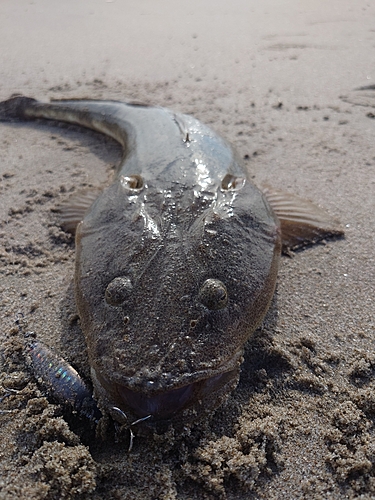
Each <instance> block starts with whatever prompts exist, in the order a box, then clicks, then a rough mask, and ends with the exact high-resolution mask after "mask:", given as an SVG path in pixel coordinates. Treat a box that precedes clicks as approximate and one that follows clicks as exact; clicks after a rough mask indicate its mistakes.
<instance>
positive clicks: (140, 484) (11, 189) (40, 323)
mask: <svg viewBox="0 0 375 500" xmlns="http://www.w3.org/2000/svg"><path fill="white" fill-rule="evenodd" d="M374 50H375V5H374V3H373V2H370V1H369V0H367V1H366V0H331V1H330V2H326V1H323V0H318V1H314V2H312V1H307V0H303V1H301V0H281V1H277V0H265V1H262V2H260V1H255V0H243V1H241V0H232V1H231V2H226V1H223V0H215V1H211V0H205V1H204V0H190V1H189V2H186V1H175V0H174V1H172V0H163V1H160V2H156V1H154V2H151V1H144V2H125V1H123V2H122V1H120V0H116V1H109V0H107V1H104V0H96V1H92V2H77V1H76V0H74V1H73V0H64V2H57V1H56V2H53V1H52V2H51V1H48V0H34V1H27V0H18V1H17V2H14V1H13V0H2V1H1V3H0V99H1V100H3V99H5V98H8V97H9V96H10V95H11V94H13V93H15V92H20V93H23V94H25V95H29V96H33V97H37V98H40V99H42V100H47V99H49V98H67V97H73V96H74V97H91V98H108V99H122V100H126V99H137V100H143V101H148V102H151V103H156V104H161V105H164V106H168V107H171V108H174V109H176V110H179V111H183V112H186V113H191V114H194V115H195V116H196V117H198V118H200V119H201V120H202V121H204V122H206V123H209V124H211V126H212V127H213V128H215V129H216V130H217V131H218V132H220V133H221V134H223V135H224V136H225V137H226V138H227V139H229V140H230V141H231V142H232V143H233V144H234V145H235V146H236V147H237V148H238V150H239V152H240V154H241V155H242V157H244V158H245V162H246V165H247V166H248V168H249V170H250V172H251V175H252V177H253V179H254V182H255V183H257V184H258V185H261V184H262V183H267V184H270V185H272V186H274V187H277V188H281V189H284V190H289V191H292V192H294V193H296V194H299V195H301V196H305V197H307V198H309V199H311V200H314V201H315V202H317V203H319V204H321V205H322V206H324V207H325V208H326V209H327V210H328V211H329V212H330V213H331V214H332V215H334V216H336V217H337V218H339V219H340V220H341V221H342V223H343V224H344V225H345V226H346V239H343V240H339V241H335V242H329V243H328V244H326V245H325V244H321V245H316V246H314V247H311V248H309V249H307V250H305V251H303V252H298V253H297V254H296V255H295V256H294V258H287V257H285V258H283V259H282V262H281V269H280V276H279V282H278V289H277V294H276V297H275V301H274V304H273V306H272V308H271V311H270V313H269V315H268V316H267V318H266V320H265V322H264V325H263V327H262V328H261V329H260V330H259V331H257V332H256V334H255V336H254V338H253V339H252V340H251V341H250V342H249V345H248V348H247V352H246V360H245V363H244V366H243V371H242V377H241V381H240V384H239V387H238V389H237V390H236V391H235V392H234V394H233V395H232V396H231V397H230V398H229V400H228V402H227V404H225V405H224V406H223V407H222V408H220V409H219V410H218V411H217V412H216V413H215V414H214V415H213V416H212V419H211V420H210V421H207V422H203V423H202V424H200V425H198V426H196V427H194V428H193V429H192V430H191V432H190V434H187V435H185V436H174V435H173V433H172V432H171V433H169V434H168V435H166V436H161V437H157V438H155V439H151V438H148V439H144V438H138V439H136V441H135V446H134V450H133V451H132V452H131V453H127V451H126V448H127V438H125V439H124V441H123V442H120V443H116V442H115V441H114V439H113V435H111V432H110V436H109V437H108V438H107V440H105V441H100V440H97V439H95V437H94V435H93V433H92V431H91V430H90V429H88V428H87V426H86V427H85V426H84V423H82V422H81V421H79V420H78V419H76V418H74V417H72V416H69V415H65V414H64V412H63V410H62V409H61V407H60V406H59V405H57V404H53V403H52V402H51V401H50V400H48V399H47V398H46V397H45V396H46V394H45V393H44V392H43V391H42V390H41V389H40V388H39V387H38V385H37V384H36V382H35V380H34V379H33V377H32V375H31V374H30V372H29V370H28V368H27V365H26V361H25V356H24V351H23V336H22V334H21V333H20V332H19V327H18V326H17V324H16V320H17V319H18V322H19V323H20V324H21V326H22V328H23V330H24V331H25V330H32V331H34V332H36V333H37V335H38V338H40V339H41V340H42V341H44V342H45V343H47V344H48V345H50V346H51V347H52V348H54V349H55V350H56V351H57V352H59V353H61V354H63V355H64V356H65V357H66V359H68V360H69V361H70V362H72V363H73V364H74V366H76V367H77V368H78V369H79V371H80V372H82V374H83V375H85V376H86V377H88V374H89V371H88V366H87V360H86V357H85V348H84V343H83V340H82V336H81V333H80V330H79V325H78V322H77V318H76V316H75V307H74V300H73V296H72V286H71V279H72V275H73V260H74V245H73V242H72V240H71V238H70V237H68V236H66V235H65V234H64V233H63V232H62V230H61V229H60V228H59V225H58V218H57V215H56V213H54V211H53V210H54V207H56V205H57V204H58V203H59V202H61V201H64V200H65V199H67V197H68V196H69V193H70V192H72V191H74V190H78V189H80V188H82V186H87V185H95V186H96V185H101V184H102V183H103V182H107V181H108V179H109V176H110V173H111V171H112V169H113V166H114V165H115V164H116V163H117V162H118V161H119V159H120V149H119V147H118V146H117V145H116V144H115V143H114V142H112V141H110V140H107V139H105V138H103V137H101V136H100V135H97V134H94V133H91V132H88V131H83V132H82V131H81V130H79V129H77V128H72V127H56V126H51V125H50V124H46V123H37V124H12V125H9V124H0V193H1V194H0V196H1V197H0V241H1V243H0V244H1V247H0V272H1V284H0V290H1V302H0V311H1V331H0V335H1V353H2V355H1V378H0V382H1V383H2V385H3V387H7V388H11V389H16V390H18V391H19V392H18V393H16V394H13V395H11V396H9V397H7V398H5V399H4V400H2V402H1V403H0V410H2V411H3V410H12V411H11V412H10V413H2V414H0V420H1V427H0V498H2V499H13V498H17V499H19V498H22V499H23V498H27V499H59V498H93V499H101V498H107V499H112V498H113V499H137V498H139V499H143V500H145V499H146V500H147V499H164V500H165V499H188V498H191V499H204V498H207V499H211V498H212V499H213V498H228V499H239V498H247V499H248V498H264V499H273V498H288V499H294V498H314V499H317V498H324V499H325V498H333V499H338V498H356V497H360V498H365V499H367V498H374V497H375V428H374V419H375V392H374V389H375V381H374V375H375V353H374V351H375V349H374V345H375V338H374V335H375V331H374V309H375V304H374V302H375V298H374V297H375V293H374V292H375V290H374V288H375V287H374V261H375V244H374V210H375V174H374V172H375V130H374V128H375V121H374V113H375V109H374V106H375V90H373V91H371V90H369V91H362V92H361V91H358V92H353V91H352V89H354V88H355V87H358V86H361V85H370V84H374V82H375V67H374ZM340 95H347V96H348V101H349V102H347V101H344V100H342V99H340ZM353 103H354V104H353ZM355 104H365V105H366V106H357V105H355ZM371 106H372V107H371ZM2 394H3V395H4V394H5V389H4V390H3V392H2Z"/></svg>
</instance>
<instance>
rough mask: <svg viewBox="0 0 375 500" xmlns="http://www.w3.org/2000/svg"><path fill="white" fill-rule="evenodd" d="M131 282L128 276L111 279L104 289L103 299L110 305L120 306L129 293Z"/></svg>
mask: <svg viewBox="0 0 375 500" xmlns="http://www.w3.org/2000/svg"><path fill="white" fill-rule="evenodd" d="M131 290H132V284H131V281H130V279H129V278H125V277H122V276H121V277H118V278H115V279H114V280H112V281H111V282H110V283H109V285H108V286H107V288H106V290H105V301H106V302H107V304H109V305H110V306H120V305H121V304H122V303H123V302H124V301H125V300H126V299H127V298H128V297H129V295H130V292H131Z"/></svg>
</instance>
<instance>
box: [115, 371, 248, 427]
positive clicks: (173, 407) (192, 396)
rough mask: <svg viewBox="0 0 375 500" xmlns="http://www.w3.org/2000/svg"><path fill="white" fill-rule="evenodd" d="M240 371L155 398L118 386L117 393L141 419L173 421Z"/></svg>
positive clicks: (216, 376)
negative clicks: (150, 418) (177, 414)
mask: <svg viewBox="0 0 375 500" xmlns="http://www.w3.org/2000/svg"><path fill="white" fill-rule="evenodd" d="M237 372H238V370H231V371H229V372H225V373H220V374H218V375H215V376H213V377H210V378H207V379H204V380H200V381H198V382H194V383H192V384H188V385H185V386H182V387H179V388H178V389H172V390H170V391H165V392H162V393H160V394H155V395H153V396H147V395H145V394H143V393H141V392H135V391H132V390H131V389H128V388H127V387H124V386H117V393H118V394H119V396H120V397H121V400H122V401H123V402H124V403H125V404H126V406H127V407H128V408H131V410H132V411H133V412H134V414H135V415H137V416H138V417H139V418H143V417H147V416H149V415H151V416H152V417H153V418H154V419H156V420H168V419H171V418H172V417H173V416H174V415H175V414H176V413H179V412H181V411H183V410H184V409H185V408H187V407H189V406H190V405H191V404H193V403H194V402H197V401H202V402H203V403H204V400H205V399H206V398H208V397H209V396H210V394H212V393H213V392H217V391H218V390H220V389H221V388H223V387H224V386H225V385H226V384H227V383H228V382H230V381H232V380H233V378H235V377H236V375H237Z"/></svg>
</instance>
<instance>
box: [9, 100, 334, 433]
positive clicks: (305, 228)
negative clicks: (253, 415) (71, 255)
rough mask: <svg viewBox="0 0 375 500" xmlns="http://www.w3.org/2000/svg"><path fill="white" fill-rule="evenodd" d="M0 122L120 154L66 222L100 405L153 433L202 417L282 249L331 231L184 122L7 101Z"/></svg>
mask: <svg viewBox="0 0 375 500" xmlns="http://www.w3.org/2000/svg"><path fill="white" fill-rule="evenodd" d="M8 118H21V119H33V118H46V119H52V120H60V121H65V122H69V123H75V124H78V125H81V126H84V127H88V128H91V129H94V130H97V131H99V132H102V133H104V134H106V135H108V136H111V137H113V138H114V139H115V140H117V141H118V142H119V143H120V144H121V145H122V147H123V150H124V157H123V160H122V161H121V163H120V165H119V167H118V168H117V171H116V174H115V178H114V181H113V183H112V184H111V185H110V186H109V187H107V188H106V189H104V190H103V191H102V192H101V193H100V194H99V195H98V197H97V198H96V199H95V201H94V202H93V203H92V205H91V207H90V208H89V209H88V210H87V212H86V213H85V214H80V210H79V209H78V208H77V209H74V208H73V211H71V212H69V215H68V216H66V220H65V222H66V223H67V225H69V224H71V225H74V222H72V220H73V219H74V220H75V219H77V222H78V221H79V220H80V222H79V224H78V227H77V229H76V267H75V293H76V303H77V309H78V313H79V316H80V320H81V326H82V330H83V333H84V336H85V339H86V343H87V348H88V355H89V362H90V366H91V374H92V381H93V385H94V393H95V397H96V399H97V400H98V403H99V406H100V408H101V409H102V410H104V411H107V412H110V413H111V410H113V408H115V409H120V410H121V412H123V413H124V414H126V415H127V416H128V418H129V419H130V421H132V420H138V419H144V418H145V417H149V418H146V419H145V420H144V421H143V422H142V425H144V426H149V427H152V428H155V429H165V428H166V427H167V426H168V425H169V424H170V423H173V424H174V425H176V426H178V425H186V424H187V423H189V422H192V421H195V420H197V419H199V418H201V417H202V416H203V415H205V414H206V413H207V412H211V411H212V410H213V409H215V408H216V407H218V406H219V405H220V404H221V403H222V401H223V400H224V399H225V398H226V397H227V395H228V394H229V393H230V391H231V390H232V389H233V388H234V387H235V386H236V384H237V382H238V378H239V373H240V365H241V362H242V356H243V351H244V345H245V343H246V341H247V340H248V339H249V337H250V336H251V334H252V333H253V332H254V330H255V329H256V328H257V326H258V325H259V324H260V322H261V321H262V319H263V317H264V315H265V313H266V311H267V309H268V307H269V304H270V301H271V299H272V296H273V293H274V289H275V284H276V278H277V271H278V266H279V260H280V255H281V250H282V245H283V244H284V245H285V244H286V243H285V242H288V241H289V244H287V246H293V245H294V244H295V243H298V242H299V241H301V242H306V241H310V242H311V241H315V240H316V239H319V238H322V237H324V236H327V235H329V234H341V229H339V228H338V226H337V225H335V224H333V223H332V220H331V219H330V218H329V217H328V216H327V217H326V214H325V213H323V212H322V211H320V210H319V209H316V210H315V209H313V208H311V207H312V206H310V205H309V204H307V205H306V203H305V204H304V202H303V201H302V200H300V201H301V203H300V204H298V203H295V199H294V198H293V199H292V200H293V201H291V199H290V198H288V197H283V196H282V195H280V193H276V194H275V193H272V192H269V193H268V195H267V196H265V195H264V194H263V193H262V192H261V191H260V190H259V189H258V188H257V187H256V186H254V185H253V184H252V183H251V182H250V180H249V177H248V174H247V172H246V170H245V169H244V168H243V166H242V165H241V162H240V161H239V160H238V157H237V156H236V154H235V153H234V151H233V149H232V148H231V146H230V145H229V144H228V143H227V142H226V141H225V140H223V139H222V138H221V137H220V136H219V135H217V134H216V133H215V132H213V131H212V130H211V129H210V128H209V127H207V126H205V125H203V124H202V123H201V122H199V121H198V120H196V119H195V118H193V117H191V116H187V115H183V114H180V113H174V112H172V111H170V110H167V109H165V108H160V107H152V106H145V105H139V104H127V103H120V102H113V101H74V100H73V101H57V102H52V103H50V104H44V103H39V102H38V101H35V100H33V99H28V98H23V97H16V98H13V99H10V100H8V101H5V102H4V103H0V119H8ZM271 204H273V208H272V206H271ZM77 206H78V205H77ZM314 210H315V211H314ZM276 212H279V217H278V216H277V215H276ZM72 214H73V215H72ZM68 219H69V220H68ZM283 228H284V229H285V231H284V234H283ZM288 238H289V240H288ZM112 413H113V414H114V418H116V414H117V413H118V412H117V410H116V411H114V412H112Z"/></svg>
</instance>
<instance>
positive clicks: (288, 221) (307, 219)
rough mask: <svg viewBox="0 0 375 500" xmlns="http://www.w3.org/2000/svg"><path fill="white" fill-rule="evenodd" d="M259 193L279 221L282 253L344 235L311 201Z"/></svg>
mask: <svg viewBox="0 0 375 500" xmlns="http://www.w3.org/2000/svg"><path fill="white" fill-rule="evenodd" d="M262 191H263V193H264V194H265V196H266V198H267V200H268V202H269V204H270V205H271V207H272V209H273V210H274V212H275V214H276V215H277V217H278V219H279V221H280V226H281V237H282V244H283V251H284V252H286V253H287V252H288V250H294V249H296V248H299V247H302V246H305V245H310V244H313V243H316V242H318V241H319V240H322V239H324V238H329V237H332V236H343V235H344V230H343V228H342V227H341V225H340V223H339V222H338V221H337V220H336V219H334V218H333V217H331V216H330V215H329V214H328V213H327V212H326V211H325V210H323V209H322V208H320V207H318V206H317V205H314V204H313V203H311V202H310V201H308V200H305V199H302V198H299V197H297V196H294V195H292V194H289V193H284V192H283V191H278V190H276V189H273V188H269V187H266V188H264V189H262Z"/></svg>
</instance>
